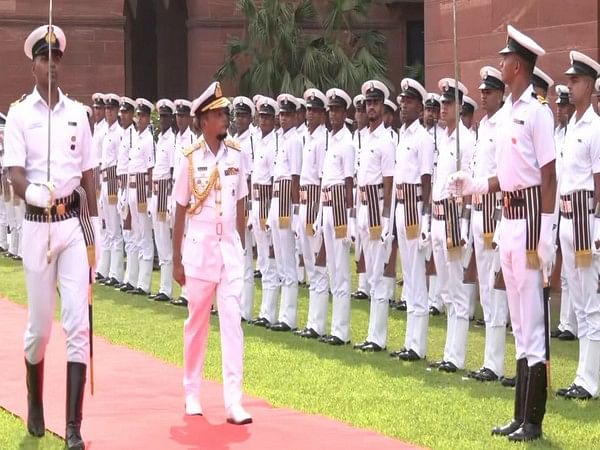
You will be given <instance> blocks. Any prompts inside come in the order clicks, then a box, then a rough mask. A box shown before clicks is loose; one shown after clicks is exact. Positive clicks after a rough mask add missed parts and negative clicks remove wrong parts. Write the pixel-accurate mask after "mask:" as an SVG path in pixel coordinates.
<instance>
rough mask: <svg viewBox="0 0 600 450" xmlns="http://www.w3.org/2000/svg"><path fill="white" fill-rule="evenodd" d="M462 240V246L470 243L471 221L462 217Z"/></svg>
mask: <svg viewBox="0 0 600 450" xmlns="http://www.w3.org/2000/svg"><path fill="white" fill-rule="evenodd" d="M460 239H461V243H462V245H467V244H468V243H469V219H465V218H464V217H461V219H460Z"/></svg>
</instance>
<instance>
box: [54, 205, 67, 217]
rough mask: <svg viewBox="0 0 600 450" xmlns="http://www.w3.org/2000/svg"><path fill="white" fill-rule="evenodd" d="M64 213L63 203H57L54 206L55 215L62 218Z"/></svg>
mask: <svg viewBox="0 0 600 450" xmlns="http://www.w3.org/2000/svg"><path fill="white" fill-rule="evenodd" d="M65 212H66V207H65V204H64V203H59V204H58V205H56V215H57V216H64V215H65Z"/></svg>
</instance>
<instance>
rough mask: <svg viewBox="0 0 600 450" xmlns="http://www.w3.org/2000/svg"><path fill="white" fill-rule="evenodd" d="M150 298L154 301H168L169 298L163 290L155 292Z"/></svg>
mask: <svg viewBox="0 0 600 450" xmlns="http://www.w3.org/2000/svg"><path fill="white" fill-rule="evenodd" d="M152 300H154V301H155V302H168V301H169V300H171V299H170V298H169V296H168V295H167V294H165V293H164V292H159V293H158V294H156V295H155V296H154V298H153V299H152Z"/></svg>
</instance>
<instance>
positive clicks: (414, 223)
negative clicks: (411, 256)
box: [396, 183, 423, 239]
mask: <svg viewBox="0 0 600 450" xmlns="http://www.w3.org/2000/svg"><path fill="white" fill-rule="evenodd" d="M396 201H397V203H398V204H400V205H402V206H403V207H404V226H405V231H406V238H407V239H416V238H418V237H419V220H420V217H419V216H420V214H419V207H418V203H419V202H422V201H423V197H422V195H421V184H420V183H417V184H409V183H400V184H396Z"/></svg>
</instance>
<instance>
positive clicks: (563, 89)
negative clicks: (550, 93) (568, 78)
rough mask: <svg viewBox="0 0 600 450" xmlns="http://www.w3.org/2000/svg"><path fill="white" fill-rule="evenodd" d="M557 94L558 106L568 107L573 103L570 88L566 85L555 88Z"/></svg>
mask: <svg viewBox="0 0 600 450" xmlns="http://www.w3.org/2000/svg"><path fill="white" fill-rule="evenodd" d="M554 91H555V92H556V102H555V103H556V104H557V105H568V104H569V103H571V101H570V99H569V88H568V87H567V86H565V85H564V84H557V85H556V86H554Z"/></svg>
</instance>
